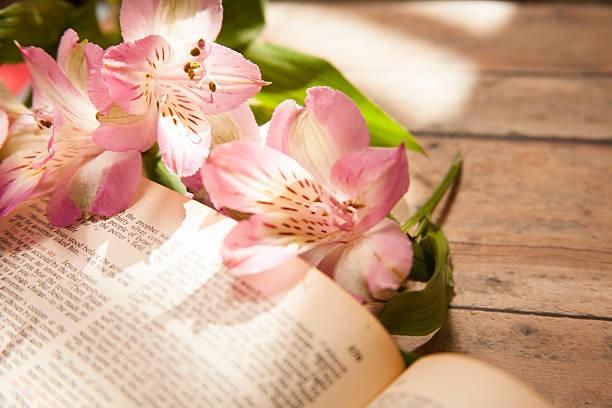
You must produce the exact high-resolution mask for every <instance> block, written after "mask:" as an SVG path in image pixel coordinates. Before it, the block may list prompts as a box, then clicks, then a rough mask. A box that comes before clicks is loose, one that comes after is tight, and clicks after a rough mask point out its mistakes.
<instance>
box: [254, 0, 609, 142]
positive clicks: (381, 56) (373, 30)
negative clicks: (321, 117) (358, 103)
mask: <svg viewBox="0 0 612 408" xmlns="http://www.w3.org/2000/svg"><path fill="white" fill-rule="evenodd" d="M431 4H433V7H434V9H433V12H432V10H429V11H427V10H428V9H430V8H431V7H432V6H431ZM471 7H473V6H470V5H469V4H461V2H450V3H445V2H436V3H419V2H417V3H413V2H373V3H367V2H357V3H355V2H350V3H340V4H328V3H316V4H300V3H283V2H281V3H272V4H271V5H270V8H269V9H270V10H269V18H268V20H269V24H268V26H267V28H266V31H265V33H264V38H266V39H267V40H269V41H272V42H275V43H280V44H284V45H286V46H289V47H291V48H296V49H299V50H302V51H304V52H308V53H311V54H313V55H319V56H322V57H324V58H327V59H328V60H330V61H332V62H333V63H334V64H336V65H337V66H338V67H339V68H340V69H341V70H342V72H343V73H344V74H345V75H346V76H347V77H348V78H349V79H350V80H351V81H353V82H354V83H355V84H356V85H357V86H358V87H359V88H360V89H362V90H363V91H364V92H365V93H366V94H367V95H368V96H370V97H371V98H372V99H373V100H374V101H375V102H377V103H379V104H380V105H381V107H382V108H384V109H385V110H386V111H388V112H389V113H391V114H392V116H394V117H395V118H396V119H398V120H399V121H400V122H402V123H403V124H404V125H406V126H407V127H408V128H409V129H411V130H413V131H434V132H440V131H443V132H452V133H455V134H458V133H472V134H480V135H498V136H499V135H502V136H507V135H512V136H533V137H559V138H570V139H595V140H608V141H610V140H612V114H610V112H612V41H606V40H605V39H606V38H612V7H606V6H602V5H583V6H575V5H541V4H528V5H521V6H520V7H516V6H513V5H510V4H509V3H489V4H488V7H490V8H491V13H492V15H491V16H489V15H486V14H485V15H484V16H479V15H478V14H477V13H476V14H474V13H472V14H470V13H463V14H462V12H461V11H462V10H464V11H465V10H468V11H469V10H470V9H471ZM478 7H482V4H480V5H479V6H478ZM497 9H498V10H497ZM424 10H425V11H427V12H424ZM486 10H487V9H486V8H485V11H486ZM495 10H497V11H495ZM504 10H505V11H504ZM443 12H445V13H446V14H449V13H450V14H451V17H452V16H453V13H455V14H456V15H457V17H459V19H458V20H457V21H464V20H465V21H468V22H470V24H471V25H474V26H478V24H479V23H483V22H486V21H489V20H493V21H495V20H496V18H495V15H496V14H495V13H497V15H498V17H497V20H499V24H501V25H500V27H498V28H496V29H492V31H490V32H482V33H474V32H470V31H469V30H467V31H466V29H465V28H460V27H458V26H457V25H456V23H457V21H455V22H454V23H453V22H452V21H451V22H449V21H447V20H445V19H444V18H442V17H441V16H443V15H445V14H444V13H443ZM500 13H501V14H500ZM504 13H506V14H507V15H506V16H505V17H504ZM447 17H448V16H447ZM502 17H503V18H502ZM436 19H437V20H436ZM502 21H503V23H502ZM453 24H454V25H453ZM470 24H468V25H467V26H468V27H469V26H470ZM586 27H588V29H585V28H586ZM356 39H358V41H357V42H356Z"/></svg>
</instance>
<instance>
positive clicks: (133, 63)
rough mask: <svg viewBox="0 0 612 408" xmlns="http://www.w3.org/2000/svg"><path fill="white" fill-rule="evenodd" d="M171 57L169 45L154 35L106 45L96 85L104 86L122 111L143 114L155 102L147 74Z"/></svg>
mask: <svg viewBox="0 0 612 408" xmlns="http://www.w3.org/2000/svg"><path fill="white" fill-rule="evenodd" d="M171 58H172V49H171V47H170V44H168V42H167V41H166V40H165V39H164V38H163V37H160V36H157V35H150V36H148V37H145V38H142V39H140V40H138V41H135V42H128V43H122V44H119V45H116V46H114V47H110V48H108V49H107V50H106V52H105V54H104V59H103V67H102V84H101V85H99V86H105V87H107V89H108V96H109V98H110V99H111V100H113V101H114V102H115V103H116V104H118V105H119V106H120V107H121V108H122V109H123V110H124V111H126V112H128V113H134V114H144V113H145V112H146V111H148V110H149V109H151V108H153V107H154V106H155V103H156V102H158V101H157V100H156V99H155V97H156V96H157V89H156V88H154V87H152V85H153V84H152V83H151V77H150V76H151V75H152V72H154V71H155V69H157V68H159V67H160V66H161V65H162V64H165V63H166V62H167V61H168V60H170V59H171ZM92 59H93V58H92ZM153 66H155V67H156V68H153ZM96 88H97V87H96ZM106 104H107V105H108V106H110V105H109V104H108V102H107V103H106Z"/></svg>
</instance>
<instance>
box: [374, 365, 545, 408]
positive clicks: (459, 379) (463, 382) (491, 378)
mask: <svg viewBox="0 0 612 408" xmlns="http://www.w3.org/2000/svg"><path fill="white" fill-rule="evenodd" d="M473 407H496V408H516V407H525V408H552V406H551V405H550V404H548V403H547V402H546V401H545V400H544V399H542V398H541V397H540V396H539V395H537V394H536V393H535V392H534V391H533V390H531V389H530V388H529V387H527V386H526V385H524V384H523V383H521V382H519V381H518V380H516V379H514V378H512V377H511V376H509V375H508V374H506V373H504V372H503V371H501V370H500V369H498V368H495V367H492V366H490V365H488V364H485V363H483V362H480V361H478V360H475V359H472V358H468V357H464V356H462V355H460V354H452V353H440V354H433V355H431V356H427V357H424V358H421V359H419V360H417V361H416V362H415V363H414V364H413V365H411V366H410V367H409V368H408V370H406V372H404V374H402V375H401V376H400V377H399V378H398V379H397V380H396V381H395V382H394V383H393V384H392V385H391V386H389V387H388V388H387V389H386V390H385V392H383V393H382V394H381V395H380V396H379V397H378V398H377V399H376V400H375V401H374V402H373V403H372V404H371V405H370V407H369V408H473Z"/></svg>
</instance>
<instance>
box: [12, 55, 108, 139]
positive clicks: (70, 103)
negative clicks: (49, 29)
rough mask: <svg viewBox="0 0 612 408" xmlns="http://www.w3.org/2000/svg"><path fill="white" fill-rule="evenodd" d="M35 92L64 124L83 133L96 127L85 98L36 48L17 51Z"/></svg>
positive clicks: (92, 110)
mask: <svg viewBox="0 0 612 408" xmlns="http://www.w3.org/2000/svg"><path fill="white" fill-rule="evenodd" d="M20 50H21V53H22V55H23V57H24V59H25V61H26V63H27V65H28V68H29V70H30V73H31V75H32V82H33V84H34V86H35V87H36V89H37V90H38V92H39V93H41V94H43V95H44V96H45V98H46V99H48V101H49V102H50V103H51V104H52V105H53V107H55V108H56V109H58V110H59V111H60V112H61V114H62V117H63V119H64V122H65V124H66V125H68V126H71V127H73V128H75V129H79V130H82V131H83V132H91V131H93V130H94V129H96V128H97V127H98V121H97V120H96V113H97V111H96V109H95V107H94V106H93V104H92V103H91V102H90V101H89V98H87V96H86V95H84V94H83V93H82V92H81V91H79V90H78V89H77V88H76V87H75V86H74V85H73V84H72V83H71V81H70V80H69V79H68V78H67V77H66V75H65V74H64V72H63V71H62V70H61V69H60V67H59V66H58V64H57V63H56V62H55V61H54V60H53V58H51V57H50V56H49V55H48V54H47V53H45V52H44V51H43V50H41V49H40V48H37V47H25V48H23V47H22V48H20Z"/></svg>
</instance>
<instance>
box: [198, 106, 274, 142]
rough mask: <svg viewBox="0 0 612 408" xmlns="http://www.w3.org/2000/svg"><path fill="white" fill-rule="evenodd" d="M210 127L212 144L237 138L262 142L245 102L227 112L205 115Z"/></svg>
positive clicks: (250, 111) (253, 118)
mask: <svg viewBox="0 0 612 408" xmlns="http://www.w3.org/2000/svg"><path fill="white" fill-rule="evenodd" d="M206 119H207V120H208V122H209V123H210V126H211V129H212V143H213V145H217V144H221V143H227V142H232V141H237V140H250V141H253V142H259V143H260V144H263V139H264V137H263V135H262V134H261V132H260V131H259V126H257V122H256V121H255V116H254V115H253V111H252V110H251V108H250V107H249V105H248V104H247V103H243V104H242V105H240V106H239V107H238V108H237V109H234V110H232V111H229V112H227V113H219V114H216V115H207V116H206Z"/></svg>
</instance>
